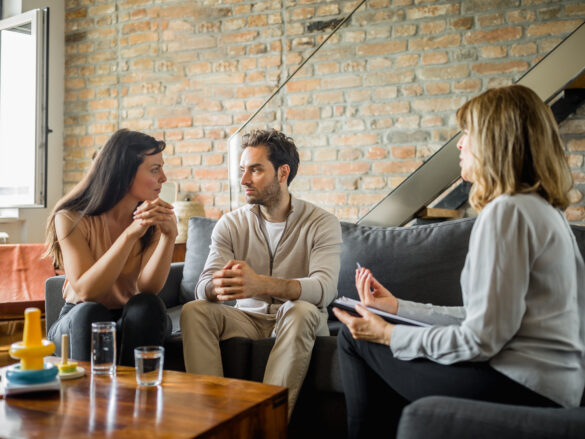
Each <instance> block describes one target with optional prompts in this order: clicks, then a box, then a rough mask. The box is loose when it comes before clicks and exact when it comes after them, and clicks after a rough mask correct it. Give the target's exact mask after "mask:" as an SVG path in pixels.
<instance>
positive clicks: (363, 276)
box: [355, 262, 398, 314]
mask: <svg viewBox="0 0 585 439" xmlns="http://www.w3.org/2000/svg"><path fill="white" fill-rule="evenodd" d="M356 266H357V270H356V272H355V286H356V289H357V291H358V294H359V296H360V301H361V302H362V303H363V304H364V305H366V306H373V307H375V308H379V309H381V310H384V311H387V312H390V313H392V314H396V312H397V311H398V299H396V297H394V295H393V294H392V293H391V292H390V291H388V290H387V289H386V288H385V287H384V286H383V285H382V284H381V283H380V282H378V281H377V280H376V278H375V277H374V276H373V275H372V273H371V272H370V270H369V269H367V268H364V267H362V266H361V264H360V263H359V262H356Z"/></svg>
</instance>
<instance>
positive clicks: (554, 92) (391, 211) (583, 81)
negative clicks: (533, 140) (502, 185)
mask: <svg viewBox="0 0 585 439" xmlns="http://www.w3.org/2000/svg"><path fill="white" fill-rule="evenodd" d="M584 48H585V23H583V24H581V26H579V27H578V28H577V29H576V30H575V31H574V32H573V33H572V34H571V35H569V36H568V37H567V38H565V39H564V40H563V41H562V42H561V43H560V44H559V45H558V46H557V47H555V48H554V49H553V50H552V51H551V52H550V53H549V54H548V55H547V56H546V57H544V58H543V59H542V60H540V61H539V62H538V63H537V64H536V65H535V66H534V67H532V68H531V69H530V70H529V71H528V72H526V73H525V74H524V76H522V77H521V78H520V79H519V80H518V81H516V83H517V84H521V85H524V86H526V87H529V88H531V89H532V90H534V91H535V92H536V94H538V96H540V98H541V99H542V100H543V101H544V102H546V103H548V104H549V105H551V108H552V110H553V113H554V115H555V118H556V119H557V122H560V121H562V120H564V119H565V118H566V117H567V116H568V115H569V114H571V113H573V112H574V111H575V109H576V108H577V107H578V106H579V105H580V104H581V103H582V102H584V101H585V49H584ZM459 135H460V133H458V134H457V135H455V136H454V137H453V138H451V140H449V141H448V142H447V143H446V144H445V145H443V146H442V147H441V148H440V149H439V150H438V151H437V152H436V153H434V154H433V155H432V156H431V157H429V159H428V160H427V161H426V162H425V163H423V165H421V166H420V167H419V168H418V169H417V170H416V171H414V172H413V173H412V174H411V175H410V176H409V177H408V178H407V179H406V180H404V181H403V182H402V183H401V184H400V185H399V186H398V187H397V188H396V189H394V190H393V191H392V192H390V193H389V194H388V195H387V196H386V197H385V198H384V199H383V200H381V201H380V202H379V203H378V204H376V205H375V206H374V207H373V208H372V209H371V210H370V211H369V212H368V213H366V214H365V215H364V216H363V217H362V218H360V219H359V220H358V224H361V225H368V226H402V225H405V224H406V223H408V222H409V221H411V220H412V219H413V218H414V217H415V215H416V214H417V212H419V211H421V209H424V208H425V207H426V206H428V205H429V204H430V203H431V202H433V201H434V200H436V199H437V198H438V197H439V196H440V195H441V194H443V193H444V192H445V191H446V190H447V189H449V188H450V187H452V186H453V185H454V184H455V183H456V182H457V180H458V179H459V176H460V169H459V159H458V157H459V150H458V149H457V140H458V138H459ZM469 188H470V185H469V184H468V183H466V182H461V183H460V184H459V185H457V186H456V187H455V189H453V190H452V191H451V192H450V193H449V194H448V195H446V196H445V197H444V198H443V199H442V200H441V201H440V202H439V203H437V205H436V207H437V208H441V209H457V208H459V207H461V206H462V205H463V204H465V202H466V201H467V195H468V193H469Z"/></svg>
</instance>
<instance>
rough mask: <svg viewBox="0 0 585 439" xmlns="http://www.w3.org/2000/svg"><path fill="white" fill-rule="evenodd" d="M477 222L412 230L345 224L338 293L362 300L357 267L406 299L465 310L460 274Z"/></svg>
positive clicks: (416, 227) (455, 223)
mask: <svg viewBox="0 0 585 439" xmlns="http://www.w3.org/2000/svg"><path fill="white" fill-rule="evenodd" d="M473 223H474V219H473V218H465V219H460V220H453V221H447V222H441V223H433V224H425V225H419V226H410V227H370V226H360V225H356V224H350V223H344V222H342V224H341V230H342V234H343V251H342V253H341V272H340V274H339V286H338V291H339V295H340V296H348V297H352V298H355V299H358V295H357V291H356V289H355V268H356V262H359V263H360V264H361V265H362V266H363V267H367V268H369V269H370V271H371V272H372V274H373V275H374V276H375V277H376V279H378V281H380V283H381V284H382V285H384V286H385V287H386V288H388V289H389V290H390V291H391V292H392V293H393V294H395V295H396V296H397V297H399V298H401V299H407V300H414V301H417V302H433V303H435V304H437V305H460V304H461V287H460V285H459V275H460V274H461V270H462V269H463V265H464V263H465V256H466V254H467V247H468V244H469V235H470V234H471V228H472V227H473Z"/></svg>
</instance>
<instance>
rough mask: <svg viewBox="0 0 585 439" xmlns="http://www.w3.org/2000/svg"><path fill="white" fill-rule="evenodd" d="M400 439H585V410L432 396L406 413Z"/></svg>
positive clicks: (413, 405) (403, 415)
mask: <svg viewBox="0 0 585 439" xmlns="http://www.w3.org/2000/svg"><path fill="white" fill-rule="evenodd" d="M397 437H398V439H423V438H424V439H446V438H474V439H482V438H486V439H488V438H489V439H492V438H498V439H507V438H510V439H545V438H547V439H549V438H563V439H565V438H566V439H583V438H585V407H583V401H582V403H581V407H579V408H574V409H564V408H559V409H551V408H540V407H524V406H512V405H506V404H495V403H491V402H483V401H472V400H469V399H462V398H450V397H446V396H430V397H427V398H421V399H419V400H417V401H415V402H413V403H412V404H409V405H408V406H407V407H406V408H405V409H404V411H403V412H402V417H401V418H400V425H399V426H398V436H397Z"/></svg>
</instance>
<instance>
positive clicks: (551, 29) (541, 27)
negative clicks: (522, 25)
mask: <svg viewBox="0 0 585 439" xmlns="http://www.w3.org/2000/svg"><path fill="white" fill-rule="evenodd" d="M581 23H582V20H565V21H557V22H552V23H542V24H533V25H531V26H528V29H526V36H527V37H540V36H543V35H559V34H564V33H568V32H571V31H573V30H575V28H576V27H577V26H579V25H580V24H581Z"/></svg>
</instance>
